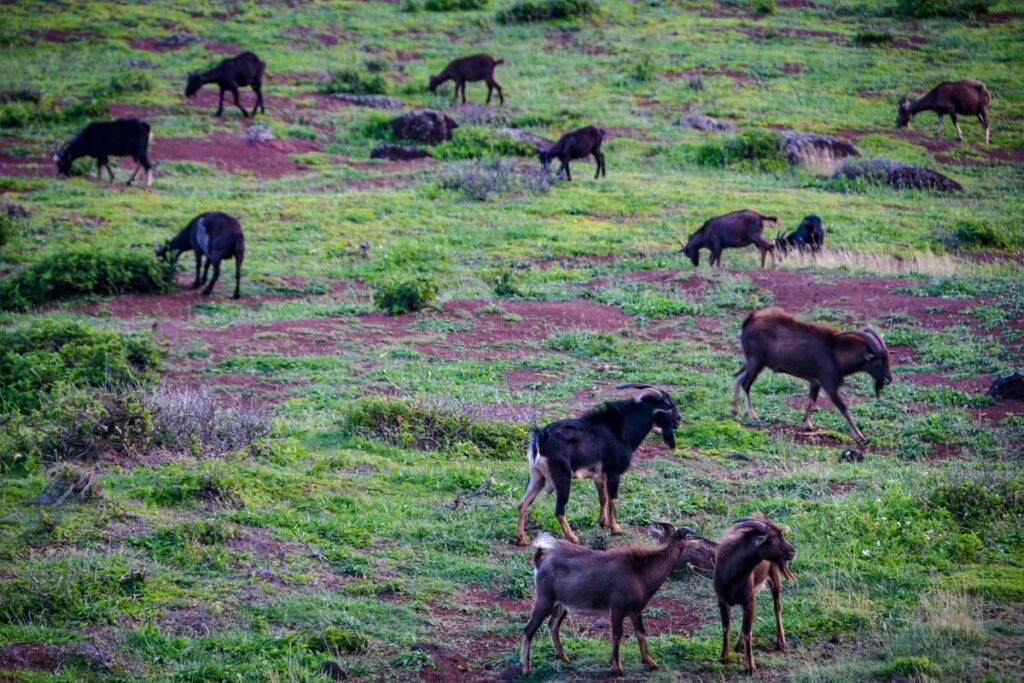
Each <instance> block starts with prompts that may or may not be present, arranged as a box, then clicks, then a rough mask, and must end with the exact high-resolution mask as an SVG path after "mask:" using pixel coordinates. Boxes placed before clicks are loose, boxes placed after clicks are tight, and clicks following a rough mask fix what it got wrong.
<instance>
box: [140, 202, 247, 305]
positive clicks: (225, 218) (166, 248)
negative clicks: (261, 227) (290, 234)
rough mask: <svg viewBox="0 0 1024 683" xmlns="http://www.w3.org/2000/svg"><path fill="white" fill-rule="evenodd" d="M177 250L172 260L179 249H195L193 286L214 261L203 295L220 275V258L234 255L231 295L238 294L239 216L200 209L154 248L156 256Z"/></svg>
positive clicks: (242, 242)
mask: <svg viewBox="0 0 1024 683" xmlns="http://www.w3.org/2000/svg"><path fill="white" fill-rule="evenodd" d="M171 251H173V252H176V253H175V254H174V256H173V260H174V262H175V263H176V262H177V261H178V258H179V257H180V256H181V255H182V253H184V252H186V251H194V252H195V254H196V279H195V281H194V282H193V283H192V288H193V289H194V288H196V287H198V286H200V285H202V284H203V283H205V282H206V276H207V274H208V273H209V272H210V264H211V263H212V264H213V279H211V280H210V284H209V285H207V286H206V289H204V290H203V295H204V296H209V294H210V292H212V291H213V285H214V284H215V283H216V282H217V278H219V277H220V262H221V261H222V260H223V259H226V258H231V257H234V259H235V293H234V294H233V295H232V296H231V298H232V299H237V298H239V297H240V296H241V294H240V293H239V287H240V286H241V283H242V259H244V258H245V237H244V236H243V235H242V226H241V225H240V224H239V223H238V220H237V219H236V218H234V217H232V216H229V215H227V214H226V213H221V212H220V211H207V212H206V213H201V214H199V215H198V216H196V217H195V218H193V219H192V221H191V222H190V223H189V224H188V225H187V226H185V229H184V230H182V231H181V232H179V233H178V234H177V235H175V237H174V239H172V240H169V241H167V242H165V243H164V244H163V245H162V246H159V247H157V248H156V255H157V257H158V258H164V256H165V255H166V254H167V253H168V252H171ZM203 256H205V257H206V267H205V268H203V269H202V277H200V275H199V270H200V268H201V267H202V264H203Z"/></svg>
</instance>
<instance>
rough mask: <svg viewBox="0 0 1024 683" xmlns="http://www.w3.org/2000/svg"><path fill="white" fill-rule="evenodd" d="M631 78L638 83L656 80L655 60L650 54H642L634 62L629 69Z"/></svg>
mask: <svg viewBox="0 0 1024 683" xmlns="http://www.w3.org/2000/svg"><path fill="white" fill-rule="evenodd" d="M629 79H630V80H631V81H634V82H636V83H649V82H650V81H653V80H654V60H653V59H651V56H650V55H642V56H641V57H640V59H638V60H637V61H635V62H633V64H632V66H630V69H629Z"/></svg>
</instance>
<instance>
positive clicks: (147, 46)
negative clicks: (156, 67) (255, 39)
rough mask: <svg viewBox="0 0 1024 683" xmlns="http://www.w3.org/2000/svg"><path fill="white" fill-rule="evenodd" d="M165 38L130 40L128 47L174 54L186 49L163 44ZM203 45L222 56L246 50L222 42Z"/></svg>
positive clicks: (180, 45)
mask: <svg viewBox="0 0 1024 683" xmlns="http://www.w3.org/2000/svg"><path fill="white" fill-rule="evenodd" d="M162 40H163V38H158V37H149V38H129V39H128V45H129V46H130V47H131V48H132V49H133V50H143V51H145V52H158V53H159V52H174V51H175V50H180V49H182V48H183V47H185V44H179V43H172V44H167V43H164V42H161V41H162ZM202 43H203V45H204V46H205V47H206V49H207V50H209V51H210V52H214V53H217V54H221V55H227V56H233V55H237V54H240V53H241V52H243V51H244V50H242V48H240V47H238V46H237V45H234V44H232V43H225V42H223V41H220V40H206V39H204V40H203V41H202Z"/></svg>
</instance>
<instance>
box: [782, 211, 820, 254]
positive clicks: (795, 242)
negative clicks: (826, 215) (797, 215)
mask: <svg viewBox="0 0 1024 683" xmlns="http://www.w3.org/2000/svg"><path fill="white" fill-rule="evenodd" d="M823 246H825V228H824V227H822V225H821V219H820V218H818V217H817V216H815V215H814V214H809V215H807V216H804V219H803V220H802V221H800V225H798V226H796V230H794V231H793V232H791V233H789V234H788V235H785V236H784V235H783V234H782V233H781V232H780V233H779V234H778V235H777V236H776V238H775V249H776V250H777V251H778V252H779V253H780V254H785V253H786V252H787V251H789V250H790V249H796V250H797V251H805V250H807V251H811V252H815V251H819V250H821V248H822V247H823Z"/></svg>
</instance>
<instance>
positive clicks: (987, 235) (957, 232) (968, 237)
mask: <svg viewBox="0 0 1024 683" xmlns="http://www.w3.org/2000/svg"><path fill="white" fill-rule="evenodd" d="M952 238H953V240H954V241H955V243H956V246H960V247H978V248H982V249H1010V248H1012V246H1013V245H1012V244H1011V243H1010V240H1009V239H1008V238H1007V237H1006V235H1004V234H1003V233H1002V232H1000V231H999V229H998V228H996V227H995V226H994V225H992V224H991V223H979V222H975V221H963V222H961V223H960V224H959V225H957V226H956V227H955V228H954V229H953V233H952Z"/></svg>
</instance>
